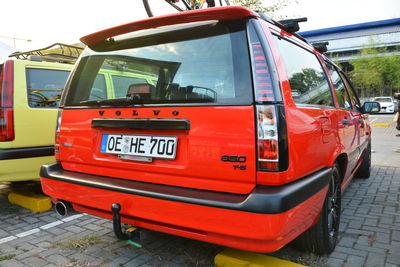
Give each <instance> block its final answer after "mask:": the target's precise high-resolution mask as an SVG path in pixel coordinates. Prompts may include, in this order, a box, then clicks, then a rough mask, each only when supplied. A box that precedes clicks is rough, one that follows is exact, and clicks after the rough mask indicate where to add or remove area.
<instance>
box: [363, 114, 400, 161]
mask: <svg viewBox="0 0 400 267" xmlns="http://www.w3.org/2000/svg"><path fill="white" fill-rule="evenodd" d="M393 118H394V115H393V114H377V115H369V121H370V123H371V125H372V150H373V154H372V164H373V165H375V166H389V167H400V153H399V152H395V151H394V150H395V149H400V137H399V136H396V134H398V133H400V131H398V130H396V127H395V125H396V123H395V122H394V121H393Z"/></svg>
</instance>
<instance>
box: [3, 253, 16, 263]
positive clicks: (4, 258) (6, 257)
mask: <svg viewBox="0 0 400 267" xmlns="http://www.w3.org/2000/svg"><path fill="white" fill-rule="evenodd" d="M14 257H15V254H7V255H3V256H0V261H6V260H10V259H12V258H14Z"/></svg>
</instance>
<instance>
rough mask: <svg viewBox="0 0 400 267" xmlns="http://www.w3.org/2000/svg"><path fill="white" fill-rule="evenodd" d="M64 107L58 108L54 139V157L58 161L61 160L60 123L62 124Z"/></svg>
mask: <svg viewBox="0 0 400 267" xmlns="http://www.w3.org/2000/svg"><path fill="white" fill-rule="evenodd" d="M61 117H62V109H59V110H58V113H57V121H56V134H55V140H54V157H55V159H56V160H57V161H59V160H60V125H61Z"/></svg>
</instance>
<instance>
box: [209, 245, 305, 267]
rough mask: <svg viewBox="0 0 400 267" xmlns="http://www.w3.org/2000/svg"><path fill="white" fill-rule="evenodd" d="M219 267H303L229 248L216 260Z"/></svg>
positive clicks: (216, 257) (217, 256)
mask: <svg viewBox="0 0 400 267" xmlns="http://www.w3.org/2000/svg"><path fill="white" fill-rule="evenodd" d="M214 263H215V265H216V266H218V267H248V266H251V267H263V266H268V267H302V266H305V265H301V264H298V263H294V262H290V261H286V260H282V259H278V258H275V257H272V256H267V255H264V254H259V253H254V252H249V251H244V250H237V249H232V248H227V249H225V250H224V251H222V252H220V253H218V254H217V255H216V256H215V258H214Z"/></svg>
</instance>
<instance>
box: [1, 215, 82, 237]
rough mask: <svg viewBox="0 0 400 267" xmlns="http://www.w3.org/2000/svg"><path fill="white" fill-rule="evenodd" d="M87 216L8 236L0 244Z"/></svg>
mask: <svg viewBox="0 0 400 267" xmlns="http://www.w3.org/2000/svg"><path fill="white" fill-rule="evenodd" d="M85 215H87V214H86V213H83V214H77V215H73V216H69V217H67V218H65V219H62V220H58V221H55V222H52V223H48V224H45V225H42V226H40V227H39V228H34V229H31V230H29V231H25V232H22V233H19V234H16V235H11V236H7V237H4V238H1V239H0V244H4V243H7V242H9V241H12V240H15V239H18V238H22V237H26V236H29V235H33V234H36V233H38V232H40V230H47V229H50V228H52V227H55V226H57V225H60V224H63V223H66V222H70V221H73V220H75V219H78V218H80V217H82V216H85Z"/></svg>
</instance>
